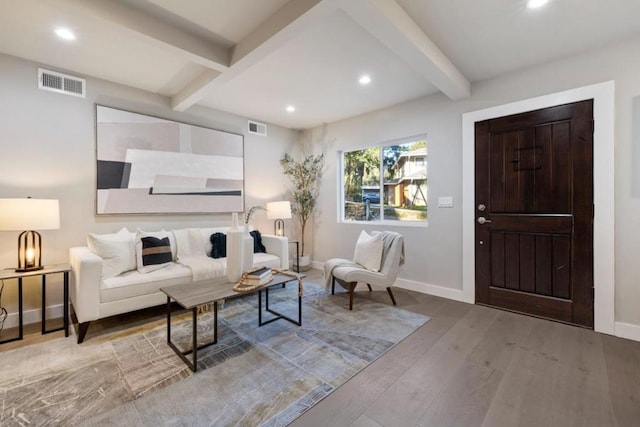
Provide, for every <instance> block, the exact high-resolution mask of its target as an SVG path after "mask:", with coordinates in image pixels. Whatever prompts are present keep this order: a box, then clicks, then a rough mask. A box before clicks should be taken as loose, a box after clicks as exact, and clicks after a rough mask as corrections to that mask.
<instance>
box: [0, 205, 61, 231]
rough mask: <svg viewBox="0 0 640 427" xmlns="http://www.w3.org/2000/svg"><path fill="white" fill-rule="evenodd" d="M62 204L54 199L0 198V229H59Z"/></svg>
mask: <svg viewBox="0 0 640 427" xmlns="http://www.w3.org/2000/svg"><path fill="white" fill-rule="evenodd" d="M59 228H60V206H59V203H58V201H57V200H53V199H0V230H2V231H22V230H57V229H59Z"/></svg>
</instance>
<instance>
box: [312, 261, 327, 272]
mask: <svg viewBox="0 0 640 427" xmlns="http://www.w3.org/2000/svg"><path fill="white" fill-rule="evenodd" d="M323 266H324V262H320V261H311V268H314V269H316V270H322V268H323Z"/></svg>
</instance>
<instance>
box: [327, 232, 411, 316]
mask: <svg viewBox="0 0 640 427" xmlns="http://www.w3.org/2000/svg"><path fill="white" fill-rule="evenodd" d="M363 233H364V232H363ZM365 235H366V233H365ZM378 235H379V236H380V237H377V236H378ZM367 237H369V236H368V235H367ZM370 237H372V238H373V237H375V238H377V239H378V240H382V253H381V255H380V258H379V259H380V263H379V269H376V268H375V263H374V265H373V266H372V265H367V266H366V267H365V265H363V264H369V263H367V262H363V264H361V263H358V262H357V261H359V259H358V258H359V257H358V244H359V243H360V241H361V239H362V234H361V237H360V239H358V244H356V251H355V252H356V254H355V255H354V261H350V260H346V259H341V258H333V259H330V260H328V261H327V262H326V263H325V264H324V273H325V282H326V283H325V284H326V286H327V287H328V286H329V285H330V286H331V294H332V295H333V294H335V285H336V282H337V283H338V284H339V285H340V286H342V287H343V288H344V289H345V290H347V291H348V292H349V310H353V294H354V291H355V288H356V286H357V285H358V283H362V284H366V285H367V287H368V288H369V291H372V290H373V288H375V289H379V290H382V289H386V290H387V292H388V293H389V297H391V302H392V303H393V305H396V299H395V297H394V296H393V292H392V290H391V286H392V285H393V284H394V282H395V281H396V277H397V276H398V271H399V269H400V266H401V265H402V264H404V238H403V236H402V235H401V234H399V233H395V232H393V231H374V232H372V234H371V236H370ZM380 238H381V239H380ZM375 270H378V271H375Z"/></svg>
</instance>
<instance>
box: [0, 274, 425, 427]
mask: <svg viewBox="0 0 640 427" xmlns="http://www.w3.org/2000/svg"><path fill="white" fill-rule="evenodd" d="M296 292H297V286H295V285H289V286H287V288H286V289H280V288H278V289H275V290H274V291H272V292H270V306H272V307H273V308H274V309H277V310H278V311H280V312H283V313H285V314H288V315H289V316H290V317H293V318H295V317H296V313H297V303H296ZM345 297H346V296H345V295H344V294H343V295H336V296H331V295H330V294H328V293H326V292H325V290H324V288H322V287H320V286H318V285H316V284H313V283H308V282H307V283H305V288H304V297H303V320H302V327H298V326H296V325H293V324H291V323H289V322H286V321H284V320H279V321H276V322H273V323H270V324H268V325H265V326H263V327H260V328H259V327H258V326H257V295H253V296H247V297H243V298H238V299H234V300H231V301H227V302H226V304H225V305H224V307H223V308H222V309H221V310H220V312H219V330H218V344H216V345H214V346H211V347H208V348H206V349H204V350H201V351H200V352H198V372H197V373H195V374H194V373H192V372H191V371H190V370H189V369H188V368H187V367H186V365H185V364H184V363H183V362H182V360H180V359H179V358H178V356H176V355H175V353H173V351H172V350H171V349H170V348H169V347H168V345H167V343H166V339H167V337H166V325H165V324H164V323H162V322H155V323H154V325H153V327H152V328H146V329H145V330H137V331H136V332H135V333H130V334H126V333H124V334H121V336H117V337H115V338H112V339H110V340H109V341H107V342H97V343H91V340H88V341H87V342H85V343H84V344H83V345H76V344H75V340H74V339H73V338H67V339H64V338H60V339H56V340H53V341H49V342H46V343H41V344H37V345H32V346H28V347H25V348H20V349H16V350H11V351H8V352H6V353H2V354H1V356H2V362H0V374H1V375H2V376H1V377H0V378H1V379H0V397H1V401H2V413H1V414H0V425H2V426H5V425H6V426H11V425H77V424H81V423H84V424H85V425H99V426H105V425H106V426H108V425H114V426H122V425H136V426H140V425H145V426H157V425H193V426H200V425H212V426H213V425H215V426H218V425H220V426H227V425H242V426H254V425H263V426H280V425H286V424H288V423H289V422H291V421H292V420H293V419H295V418H296V417H298V416H299V415H300V414H301V413H302V412H304V411H305V410H307V409H308V408H310V407H312V406H313V405H315V404H316V403H317V402H318V401H320V400H321V399H322V398H324V397H325V396H326V395H328V394H329V393H331V392H332V391H333V390H335V389H336V388H337V387H338V386H340V385H341V384H343V383H344V382H345V381H347V380H348V379H349V378H351V377H352V376H353V375H355V374H356V373H358V372H359V371H360V370H361V369H363V368H364V367H365V366H367V365H368V364H369V363H371V362H372V361H374V360H375V359H377V358H378V357H380V356H381V355H382V354H383V353H384V352H385V351H387V350H388V349H390V348H391V347H393V346H394V345H395V344H397V343H398V342H400V341H401V340H402V339H404V338H405V337H407V336H408V335H409V334H410V333H411V332H413V331H414V330H416V329H417V328H418V327H419V326H421V325H423V324H424V323H426V322H427V321H428V320H429V318H428V317H426V316H423V315H420V314H416V313H411V312H408V311H405V310H402V309H399V308H397V307H393V306H391V305H387V304H380V303H376V302H373V301H370V300H367V299H358V300H357V304H354V309H353V311H348V310H346V309H345V301H346V298H345ZM265 318H268V314H266V315H265ZM186 319H188V318H185V320H179V321H177V322H176V323H175V324H173V326H172V337H173V340H174V341H176V342H178V343H181V346H182V348H189V343H190V338H189V337H190V334H191V323H190V320H186ZM198 322H199V323H198V327H199V331H198V336H199V340H200V342H207V341H208V340H209V339H210V338H211V337H212V331H213V314H212V313H204V314H201V315H200V317H199V320H198ZM39 367H40V368H39Z"/></svg>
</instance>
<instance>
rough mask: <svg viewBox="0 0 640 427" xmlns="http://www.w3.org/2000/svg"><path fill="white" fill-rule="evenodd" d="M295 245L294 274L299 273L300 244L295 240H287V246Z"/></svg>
mask: <svg viewBox="0 0 640 427" xmlns="http://www.w3.org/2000/svg"><path fill="white" fill-rule="evenodd" d="M292 243H295V244H296V273H300V242H298V241H297V240H289V244H292Z"/></svg>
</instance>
